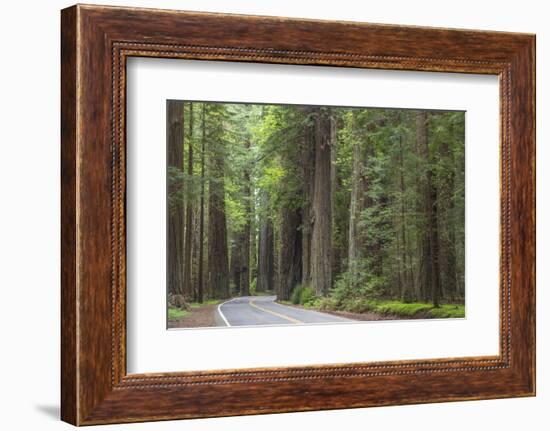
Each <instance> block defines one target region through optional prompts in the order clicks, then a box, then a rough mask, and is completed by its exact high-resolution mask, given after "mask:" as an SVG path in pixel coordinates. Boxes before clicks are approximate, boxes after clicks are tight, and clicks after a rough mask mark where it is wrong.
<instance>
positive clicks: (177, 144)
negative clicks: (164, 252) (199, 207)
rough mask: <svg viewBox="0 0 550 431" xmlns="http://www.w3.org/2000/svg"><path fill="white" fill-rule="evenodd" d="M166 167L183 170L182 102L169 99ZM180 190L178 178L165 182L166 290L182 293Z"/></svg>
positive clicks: (182, 239) (174, 170) (182, 230)
mask: <svg viewBox="0 0 550 431" xmlns="http://www.w3.org/2000/svg"><path fill="white" fill-rule="evenodd" d="M167 115H168V149H167V151H168V168H169V170H170V171H172V172H179V173H181V174H182V173H183V169H184V168H183V131H184V129H183V102H178V101H173V100H170V101H168V113H167ZM181 191H182V184H180V182H179V181H176V182H174V181H169V186H168V196H169V198H170V199H169V200H168V202H169V205H168V229H167V230H168V232H167V234H168V259H167V264H168V268H167V271H168V277H167V278H168V291H169V292H170V293H172V294H184V293H185V289H184V287H185V285H184V279H183V273H184V265H183V252H184V229H183V227H184V221H185V220H184V211H183V202H182V199H180V196H178V195H179V194H180V193H181Z"/></svg>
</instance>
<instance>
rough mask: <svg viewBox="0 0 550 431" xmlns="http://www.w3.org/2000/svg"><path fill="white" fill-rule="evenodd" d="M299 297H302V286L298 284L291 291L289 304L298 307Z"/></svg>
mask: <svg viewBox="0 0 550 431" xmlns="http://www.w3.org/2000/svg"><path fill="white" fill-rule="evenodd" d="M301 296H302V286H301V285H300V284H299V285H297V286H296V287H295V288H294V290H293V291H292V294H291V295H290V302H292V303H293V304H294V305H299V304H300V297H301Z"/></svg>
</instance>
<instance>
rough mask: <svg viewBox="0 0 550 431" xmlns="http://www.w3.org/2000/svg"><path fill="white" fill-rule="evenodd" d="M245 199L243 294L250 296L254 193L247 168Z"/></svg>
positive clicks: (248, 146) (247, 150)
mask: <svg viewBox="0 0 550 431" xmlns="http://www.w3.org/2000/svg"><path fill="white" fill-rule="evenodd" d="M245 149H246V152H247V153H248V152H249V151H250V141H248V140H247V141H246V142H245ZM244 198H245V220H246V221H245V224H244V228H243V242H242V247H243V248H242V270H241V294H242V296H249V295H250V234H251V226H250V224H251V217H252V193H251V187H250V168H249V167H246V168H245V171H244Z"/></svg>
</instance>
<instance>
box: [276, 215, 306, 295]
mask: <svg viewBox="0 0 550 431" xmlns="http://www.w3.org/2000/svg"><path fill="white" fill-rule="evenodd" d="M300 222H301V215H300V210H298V209H293V208H283V210H282V213H281V239H280V257H279V268H278V270H279V274H278V282H279V285H278V286H277V298H278V299H280V300H288V299H290V295H291V293H292V290H293V289H294V288H295V287H296V285H298V284H299V283H300V280H301V279H302V234H301V231H300Z"/></svg>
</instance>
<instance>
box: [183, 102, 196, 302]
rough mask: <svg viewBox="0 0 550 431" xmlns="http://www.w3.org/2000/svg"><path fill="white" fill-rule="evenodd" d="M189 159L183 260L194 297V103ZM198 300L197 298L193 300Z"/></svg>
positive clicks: (188, 290) (185, 281) (187, 286)
mask: <svg viewBox="0 0 550 431" xmlns="http://www.w3.org/2000/svg"><path fill="white" fill-rule="evenodd" d="M188 148H189V151H188V157H187V187H186V192H187V205H186V208H185V211H186V214H185V253H184V259H183V269H184V278H183V284H184V286H185V291H186V293H187V296H189V297H194V296H196V295H195V289H194V287H193V286H192V285H191V279H192V271H193V268H192V266H191V251H192V246H193V199H194V193H193V186H192V178H193V103H190V104H189V143H188ZM193 299H196V298H193Z"/></svg>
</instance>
